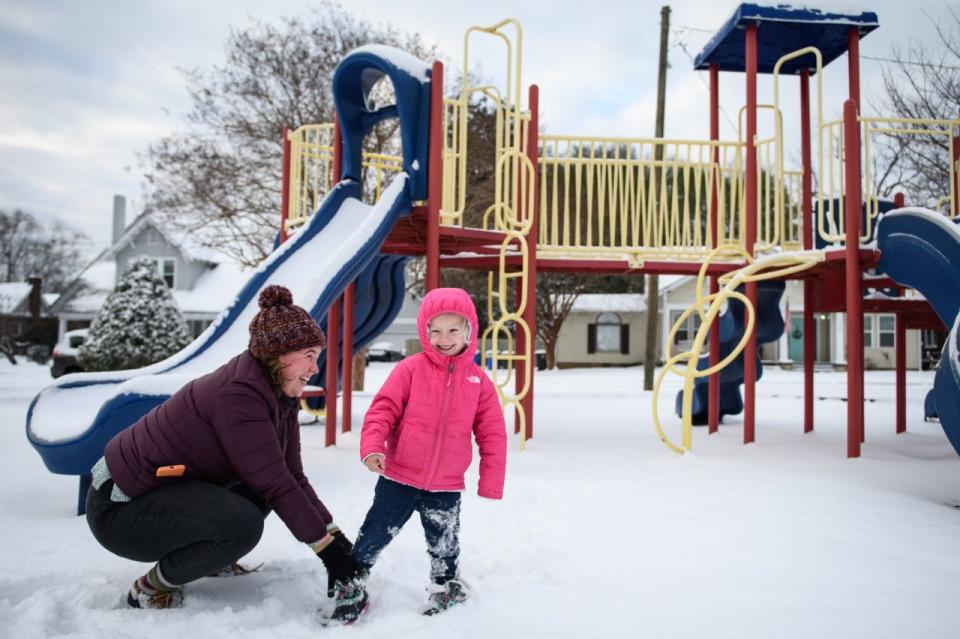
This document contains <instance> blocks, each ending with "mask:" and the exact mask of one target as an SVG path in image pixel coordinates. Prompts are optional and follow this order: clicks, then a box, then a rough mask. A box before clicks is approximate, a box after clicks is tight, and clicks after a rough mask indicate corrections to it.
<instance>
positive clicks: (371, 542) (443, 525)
mask: <svg viewBox="0 0 960 639" xmlns="http://www.w3.org/2000/svg"><path fill="white" fill-rule="evenodd" d="M413 511H417V512H418V513H420V523H421V524H423V533H424V536H425V537H426V538H427V554H429V555H430V578H431V579H432V580H433V582H434V583H437V584H443V583H446V582H447V581H449V580H450V579H453V578H454V577H456V576H457V573H458V569H459V557H460V493H459V492H430V491H428V490H421V489H419V488H414V487H413V486H407V485H405V484H400V483H398V482H395V481H391V480H389V479H386V478H385V477H381V478H380V479H379V480H377V487H376V490H375V491H374V496H373V505H372V506H370V510H369V511H368V512H367V516H366V518H365V519H364V520H363V526H361V527H360V532H359V534H358V535H357V543H356V544H354V546H353V556H354V558H355V559H356V560H357V563H358V564H360V566H361V567H363V568H365V569H366V570H369V569H370V568H371V567H372V566H373V564H374V563H375V562H376V561H377V557H379V556H380V552H381V551H382V550H383V549H384V548H386V546H387V544H389V543H390V542H391V541H393V538H394V537H396V536H397V534H398V533H399V532H400V529H401V528H402V527H403V525H404V524H405V523H407V520H408V519H410V516H411V515H412V514H413Z"/></svg>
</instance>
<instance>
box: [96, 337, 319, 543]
mask: <svg viewBox="0 0 960 639" xmlns="http://www.w3.org/2000/svg"><path fill="white" fill-rule="evenodd" d="M104 456H105V457H106V461H107V467H108V468H109V469H110V475H111V476H112V477H113V481H114V482H115V483H116V484H117V486H119V487H120V490H122V491H123V492H125V493H126V494H127V495H129V496H130V497H136V496H137V495H142V494H143V493H145V492H147V491H149V490H152V489H154V488H157V487H159V486H163V485H165V484H168V483H170V482H176V481H183V480H200V481H206V482H210V483H214V484H220V485H222V486H231V485H234V484H237V483H238V482H243V483H245V484H246V485H247V486H249V487H250V488H251V489H253V490H254V491H255V492H256V493H257V494H258V495H260V496H261V497H262V498H263V499H264V500H266V502H267V503H268V504H269V505H270V507H271V508H272V509H273V510H274V511H276V513H277V515H279V517H280V519H282V520H283V522H284V523H285V524H286V525H287V528H289V529H290V532H292V533H293V535H294V536H295V537H296V538H297V539H299V540H300V541H302V542H305V543H312V542H314V541H317V540H319V539H321V538H322V537H323V536H324V535H326V534H327V524H328V523H330V522H331V521H332V517H331V516H330V513H329V511H327V509H326V507H325V506H324V505H323V504H322V503H321V502H320V500H319V499H318V498H317V494H316V493H315V492H314V490H313V488H312V487H311V486H310V482H309V481H308V480H307V478H306V476H305V475H304V474H303V464H302V462H301V460H300V428H299V424H298V423H297V401H296V400H295V399H292V398H289V397H286V396H284V397H281V398H280V399H279V400H278V399H277V396H276V395H275V394H274V392H273V391H272V390H271V388H270V384H269V382H268V381H267V377H266V374H265V373H264V371H263V369H262V368H261V367H260V364H259V363H258V362H257V360H256V359H254V357H253V356H252V355H251V354H250V353H249V351H244V352H243V353H241V354H240V355H237V356H236V357H234V358H233V359H231V360H230V361H229V362H227V363H226V364H224V365H223V366H221V367H220V368H218V369H217V370H215V371H213V372H212V373H209V374H207V375H204V376H203V377H200V378H198V379H195V380H194V381H192V382H190V383H189V384H187V385H186V386H184V387H183V388H181V389H180V390H179V391H177V392H176V393H175V394H174V395H173V396H172V397H171V398H170V399H168V400H167V401H165V402H164V403H163V404H161V405H160V406H157V407H156V408H154V409H153V410H151V411H150V412H149V413H147V414H146V415H144V416H143V417H142V418H140V420H139V421H137V422H136V423H135V424H133V426H130V427H129V428H127V429H126V430H123V431H121V432H120V433H117V435H115V436H114V437H113V439H111V440H110V441H109V442H108V443H107V447H106V450H105V451H104ZM175 464H183V465H184V466H185V467H186V472H185V473H184V475H183V476H182V477H175V478H159V477H157V476H156V471H157V468H158V467H160V466H171V465H175Z"/></svg>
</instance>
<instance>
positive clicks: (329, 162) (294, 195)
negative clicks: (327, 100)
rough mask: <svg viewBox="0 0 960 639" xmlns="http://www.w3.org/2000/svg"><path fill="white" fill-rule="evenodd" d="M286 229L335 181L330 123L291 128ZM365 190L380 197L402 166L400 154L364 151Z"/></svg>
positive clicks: (301, 219)
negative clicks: (385, 186) (384, 187)
mask: <svg viewBox="0 0 960 639" xmlns="http://www.w3.org/2000/svg"><path fill="white" fill-rule="evenodd" d="M288 139H289V140H290V195H289V198H290V199H289V201H288V206H289V208H288V215H287V222H286V226H287V230H290V229H292V228H295V227H297V226H299V225H301V224H303V223H304V222H305V221H306V219H307V218H308V217H310V215H312V214H313V212H314V211H316V210H317V207H318V206H320V202H321V201H322V200H323V198H324V197H325V196H326V195H327V193H328V192H329V191H330V189H331V188H332V187H333V184H334V176H333V124H308V125H304V126H301V127H299V128H298V129H295V130H294V131H291V132H290V133H289V135H288ZM361 167H362V169H363V177H362V179H363V187H364V192H365V193H366V194H367V195H368V196H370V197H372V198H373V199H374V200H378V199H380V192H381V190H382V189H383V186H384V185H385V184H386V183H387V182H388V181H389V180H390V179H391V178H392V177H393V176H394V175H396V174H397V173H399V172H400V171H402V170H403V158H401V157H399V156H395V155H387V154H383V153H369V152H366V151H364V153H363V162H362V164H361Z"/></svg>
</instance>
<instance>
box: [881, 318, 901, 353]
mask: <svg viewBox="0 0 960 639" xmlns="http://www.w3.org/2000/svg"><path fill="white" fill-rule="evenodd" d="M896 341H897V317H896V316H895V315H880V316H879V317H877V342H878V343H879V345H880V348H893V347H894V345H895V344H896Z"/></svg>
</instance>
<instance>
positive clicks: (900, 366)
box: [895, 313, 907, 434]
mask: <svg viewBox="0 0 960 639" xmlns="http://www.w3.org/2000/svg"><path fill="white" fill-rule="evenodd" d="M895 339H896V340H897V348H896V351H897V357H896V359H897V433H898V434H899V433H905V432H907V321H906V319H905V318H904V317H903V315H902V314H901V313H897V332H896V335H895Z"/></svg>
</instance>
